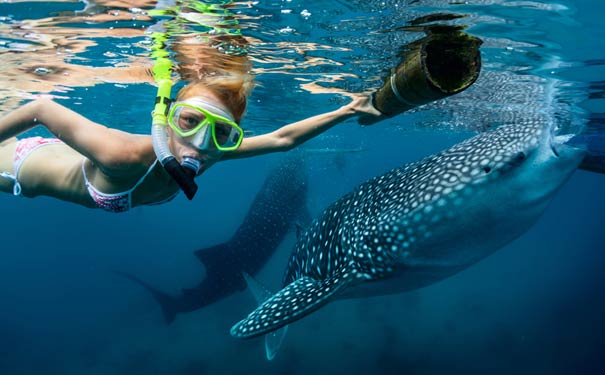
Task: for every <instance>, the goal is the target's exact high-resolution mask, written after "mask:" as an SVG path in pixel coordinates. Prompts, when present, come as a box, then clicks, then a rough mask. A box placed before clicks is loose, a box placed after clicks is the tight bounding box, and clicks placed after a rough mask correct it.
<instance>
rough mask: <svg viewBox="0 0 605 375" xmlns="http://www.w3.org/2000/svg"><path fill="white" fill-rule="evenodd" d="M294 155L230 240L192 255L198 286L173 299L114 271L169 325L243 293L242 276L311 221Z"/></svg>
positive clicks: (297, 155)
mask: <svg viewBox="0 0 605 375" xmlns="http://www.w3.org/2000/svg"><path fill="white" fill-rule="evenodd" d="M292 154H293V156H289V157H286V158H284V159H283V160H282V162H281V163H280V164H279V165H278V166H277V167H276V168H275V169H274V170H273V171H272V172H271V173H270V175H269V177H268V178H267V179H266V180H265V182H264V184H263V186H262V188H261V189H260V191H259V192H258V193H257V194H256V197H255V198H254V201H253V203H252V205H251V206H250V209H249V210H248V213H247V215H246V217H245V218H244V221H243V222H242V224H241V225H240V226H239V228H238V229H237V231H236V232H235V234H234V235H233V237H232V238H231V239H230V240H229V241H227V242H225V243H222V244H219V245H216V246H212V247H208V248H204V249H200V250H197V251H196V252H195V256H196V257H197V258H198V259H199V260H200V261H201V262H202V263H203V264H204V267H205V269H206V276H205V278H204V279H203V280H202V282H200V283H199V284H198V285H197V286H195V287H192V288H184V289H183V290H182V292H181V294H180V295H179V296H173V295H170V294H168V293H165V292H163V291H161V290H159V289H158V288H156V287H154V286H152V285H151V284H149V283H148V282H146V281H143V280H141V279H140V278H138V277H136V276H134V275H132V274H129V273H127V272H122V271H114V272H115V273H117V274H119V275H121V276H124V277H126V278H127V279H130V280H132V281H134V282H135V283H137V284H140V285H141V286H143V287H144V288H145V289H147V290H148V291H149V292H150V293H151V294H152V295H153V297H154V298H155V300H156V301H157V302H158V303H159V304H160V306H161V308H162V312H163V315H164V319H165V321H166V323H167V324H170V323H172V322H173V321H174V319H175V318H176V316H177V314H180V313H187V312H191V311H195V310H198V309H201V308H203V307H205V306H208V305H210V304H212V303H215V302H217V301H220V300H222V299H223V298H225V297H228V296H229V295H231V294H233V293H235V292H237V291H242V290H244V289H246V283H245V281H244V279H243V276H242V275H243V274H244V273H245V274H251V275H254V274H256V273H258V272H259V271H260V270H261V268H262V267H263V266H264V265H265V263H266V262H267V261H268V260H269V258H270V257H271V256H272V255H273V253H274V252H275V250H276V249H277V248H278V247H279V245H280V244H281V243H282V241H283V240H284V238H285V236H286V235H287V233H288V232H289V231H290V230H291V228H292V227H294V226H295V225H296V224H298V223H300V222H304V223H305V224H306V223H308V222H310V217H309V214H308V212H307V207H306V201H307V172H306V167H305V163H304V160H303V158H302V156H301V155H300V153H292Z"/></svg>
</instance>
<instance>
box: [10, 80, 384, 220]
mask: <svg viewBox="0 0 605 375" xmlns="http://www.w3.org/2000/svg"><path fill="white" fill-rule="evenodd" d="M250 88H251V82H250V79H249V77H247V76H246V75H224V76H207V77H204V78H202V79H199V80H196V81H194V82H191V83H189V84H188V85H187V86H185V87H184V88H183V89H181V90H180V91H179V93H178V95H177V98H176V101H175V102H174V103H172V104H171V105H170V108H169V111H168V115H167V119H168V126H167V127H166V132H167V135H168V137H167V139H166V141H165V142H166V146H167V147H168V152H170V153H171V154H172V155H174V158H175V159H176V161H177V162H179V163H180V164H187V163H186V162H187V161H190V162H192V163H193V164H194V165H195V166H196V167H195V169H197V171H196V172H195V174H196V175H197V176H199V175H200V174H202V173H203V172H204V171H205V170H207V169H208V168H209V167H210V166H212V165H213V164H214V163H216V162H218V161H221V160H228V159H235V158H245V157H250V156H256V155H262V154H267V153H271V152H279V151H287V150H290V149H292V148H293V147H296V146H298V145H300V144H301V143H303V142H305V141H307V140H309V139H311V138H313V137H315V136H317V135H319V134H321V133H323V132H324V131H326V130H328V129H330V128H331V127H332V126H334V125H336V124H338V123H340V122H342V121H344V120H346V119H349V118H351V117H355V116H360V115H370V116H379V115H380V112H378V111H377V110H376V109H374V107H373V106H372V104H371V100H370V98H369V97H368V96H358V97H356V98H355V99H353V100H352V101H351V102H350V103H349V104H347V105H345V106H342V107H340V108H339V109H336V110H334V111H331V112H327V113H324V114H320V115H317V116H314V117H310V118H307V119H305V120H302V121H299V122H295V123H292V124H289V125H286V126H284V127H282V128H280V129H277V130H275V131H273V132H271V133H267V134H263V135H259V136H254V137H249V138H245V137H244V135H243V131H242V128H241V127H240V125H239V124H240V121H241V119H242V116H243V114H244V111H245V109H246V101H247V97H248V94H249V92H250ZM37 125H43V126H45V127H46V128H47V129H48V130H49V131H50V132H51V133H52V134H53V135H54V136H55V137H56V138H42V137H32V138H24V139H19V140H18V139H17V138H16V136H17V135H19V134H21V133H23V132H26V131H27V130H30V129H31V128H33V127H35V126H37ZM0 190H1V191H4V192H9V193H13V194H14V195H18V196H25V197H35V196H39V195H45V196H50V197H55V198H58V199H61V200H64V201H68V202H74V203H77V204H80V205H83V206H86V207H91V208H102V209H105V210H107V211H111V212H124V211H128V210H129V209H130V208H132V207H137V206H141V205H149V204H159V203H163V202H166V201H169V200H171V199H172V198H174V197H175V196H176V194H177V193H178V192H179V185H178V184H177V183H176V182H175V180H174V179H173V178H172V177H171V175H170V174H169V173H168V172H167V170H166V169H165V168H164V167H163V166H162V165H161V164H160V163H158V162H157V156H156V152H155V151H154V146H153V142H152V137H151V136H149V135H137V134H131V133H128V132H125V131H121V130H117V129H112V128H108V127H106V126H103V125H101V124H98V123H95V122H93V121H91V120H89V119H87V118H86V117H84V116H82V115H80V114H78V113H76V112H74V111H72V110H70V109H68V108H66V107H63V106H61V105H60V104H58V103H55V102H53V101H52V100H50V99H37V100H34V101H32V102H30V103H27V104H25V105H24V106H22V107H20V108H18V109H16V110H14V111H12V112H10V113H8V114H7V115H5V116H4V117H2V118H0ZM190 198H191V197H190Z"/></svg>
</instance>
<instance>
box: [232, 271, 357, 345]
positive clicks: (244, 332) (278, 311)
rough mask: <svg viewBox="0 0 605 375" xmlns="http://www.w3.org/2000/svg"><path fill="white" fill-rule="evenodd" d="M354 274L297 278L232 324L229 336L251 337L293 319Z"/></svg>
mask: <svg viewBox="0 0 605 375" xmlns="http://www.w3.org/2000/svg"><path fill="white" fill-rule="evenodd" d="M354 276H355V275H354V273H352V272H339V273H336V274H334V275H332V276H330V277H329V278H327V279H325V280H315V279H313V278H311V277H308V276H306V277H303V278H300V279H298V280H296V281H294V282H292V283H290V284H288V285H287V286H286V287H285V288H284V289H282V290H280V291H279V292H277V294H275V295H274V296H273V297H271V298H270V299H268V300H267V301H265V303H263V304H262V305H261V306H259V307H258V308H257V309H256V310H254V311H253V312H251V313H250V314H249V315H248V316H247V317H246V318H245V319H243V320H241V321H240V322H238V323H237V324H235V325H234V326H233V327H232V328H231V336H233V337H237V338H253V337H257V336H260V335H263V334H266V333H268V332H271V331H274V330H276V329H278V328H280V327H283V326H285V325H287V324H289V323H291V322H293V321H296V320H298V319H300V318H302V317H304V316H305V315H308V314H310V313H312V312H313V311H315V310H317V309H319V308H320V307H322V306H324V305H325V304H327V303H328V302H329V301H330V300H331V299H332V297H333V296H334V295H335V294H337V293H338V292H340V291H341V290H342V289H344V288H346V287H347V285H349V282H350V281H351V280H353V278H354Z"/></svg>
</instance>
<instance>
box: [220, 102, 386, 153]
mask: <svg viewBox="0 0 605 375" xmlns="http://www.w3.org/2000/svg"><path fill="white" fill-rule="evenodd" d="M360 115H366V116H380V115H381V113H380V112H378V111H377V110H376V109H375V108H374V107H373V106H372V104H371V100H370V97H368V96H358V97H356V98H355V99H353V101H351V103H349V104H347V105H345V106H342V107H340V108H338V109H337V110H334V111H331V112H327V113H323V114H321V115H317V116H313V117H309V118H307V119H304V120H302V121H298V122H295V123H292V124H289V125H286V126H284V127H281V128H279V129H277V130H275V131H273V132H271V133H267V134H263V135H259V136H256V137H250V138H244V140H243V141H242V144H241V146H240V147H239V148H238V149H237V150H236V151H233V152H227V153H225V155H224V156H223V157H222V160H226V159H237V158H245V157H249V156H254V155H262V154H267V153H270V152H279V151H288V150H290V149H292V148H294V147H296V146H298V145H300V144H302V143H304V142H306V141H308V140H309V139H311V138H313V137H316V136H318V135H319V134H321V133H323V132H325V131H326V130H328V129H330V128H332V127H333V126H334V125H336V124H339V123H341V122H343V121H345V120H346V119H349V118H351V117H354V116H360Z"/></svg>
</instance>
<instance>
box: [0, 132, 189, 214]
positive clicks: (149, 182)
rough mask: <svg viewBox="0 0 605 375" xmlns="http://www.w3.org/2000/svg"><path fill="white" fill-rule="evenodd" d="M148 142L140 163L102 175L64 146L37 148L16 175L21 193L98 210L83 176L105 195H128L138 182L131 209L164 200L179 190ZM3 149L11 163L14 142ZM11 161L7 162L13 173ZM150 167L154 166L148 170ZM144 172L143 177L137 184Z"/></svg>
mask: <svg viewBox="0 0 605 375" xmlns="http://www.w3.org/2000/svg"><path fill="white" fill-rule="evenodd" d="M148 143H149V147H146V152H143V153H142V155H143V156H142V159H143V160H140V162H139V163H135V164H132V165H128V166H126V167H125V168H124V170H122V171H120V173H119V174H117V173H116V174H115V175H109V174H108V173H105V172H104V171H102V170H101V169H100V168H99V167H98V166H96V165H94V163H92V162H91V161H90V160H88V159H87V158H85V157H84V156H83V155H82V154H80V153H78V152H77V151H76V150H74V149H72V148H71V147H69V146H68V145H66V144H64V143H54V144H47V145H44V146H41V147H37V148H35V149H34V150H33V151H31V152H30V153H29V154H28V155H27V156H26V157H25V158H24V159H23V161H22V163H21V166H20V169H19V171H18V175H17V176H16V177H17V180H18V182H19V184H20V185H21V193H22V194H23V195H24V196H27V197H34V196H38V195H46V196H51V197H55V198H58V199H61V200H65V201H69V202H74V203H78V204H81V205H83V206H86V207H98V204H97V203H96V202H95V200H93V198H92V197H91V193H90V192H89V189H88V187H87V185H86V180H85V177H86V179H87V180H88V182H89V183H90V184H91V185H92V186H93V187H94V189H96V190H97V191H99V192H102V193H104V194H116V193H123V192H129V191H130V190H131V189H132V188H133V187H135V185H137V182H140V184H139V185H138V186H136V188H134V190H133V191H132V195H131V197H130V198H129V199H130V206H131V207H136V206H140V205H144V204H153V203H157V202H161V201H164V200H166V199H169V198H171V197H172V196H174V195H175V193H176V192H177V191H178V187H177V186H176V184H174V183H173V182H172V181H171V180H170V179H169V177H167V174H166V173H165V171H164V170H163V167H162V166H161V165H160V164H159V163H154V162H155V154H154V153H153V147H152V146H151V141H150V140H149V142H148ZM4 148H5V150H3V154H4V155H7V154H12V155H13V160H14V150H15V148H16V143H14V144H10V145H5V146H4ZM147 150H148V152H147ZM11 151H12V152H11ZM2 159H3V160H2V161H1V162H0V163H1V164H2V165H0V167H2V169H7V167H8V166H7V165H6V164H8V163H7V162H8V161H7V160H6V156H4V157H2ZM13 160H11V161H10V171H11V172H12V173H14V170H13V169H14V168H13ZM83 163H84V171H83V168H82V165H83ZM152 165H154V166H153V167H152V168H151V169H150V167H151V166H152ZM84 173H86V176H84ZM146 173H147V175H146V176H145V178H144V179H143V180H142V181H140V180H141V178H142V177H143V176H144V175H145V174H146Z"/></svg>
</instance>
